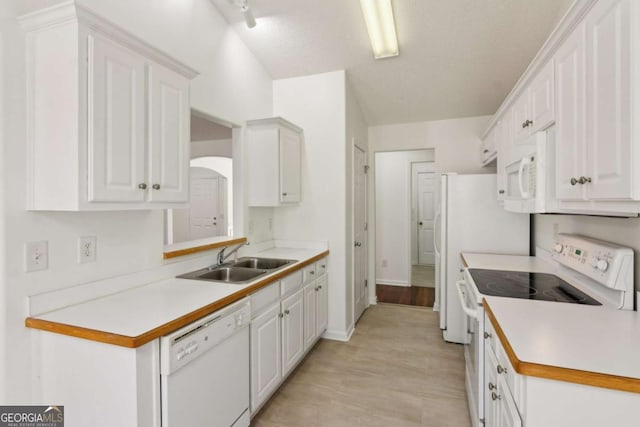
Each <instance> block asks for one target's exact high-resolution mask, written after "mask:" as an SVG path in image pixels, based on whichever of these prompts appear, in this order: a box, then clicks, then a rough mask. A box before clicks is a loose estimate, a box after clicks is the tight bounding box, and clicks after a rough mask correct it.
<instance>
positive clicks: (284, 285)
mask: <svg viewBox="0 0 640 427" xmlns="http://www.w3.org/2000/svg"><path fill="white" fill-rule="evenodd" d="M302 275H303V274H302V270H298V271H296V272H295V273H292V274H290V275H288V276H287V277H285V278H284V279H282V280H281V281H280V295H282V296H284V295H288V294H290V293H291V292H293V291H295V290H296V289H298V288H299V287H301V286H302Z"/></svg>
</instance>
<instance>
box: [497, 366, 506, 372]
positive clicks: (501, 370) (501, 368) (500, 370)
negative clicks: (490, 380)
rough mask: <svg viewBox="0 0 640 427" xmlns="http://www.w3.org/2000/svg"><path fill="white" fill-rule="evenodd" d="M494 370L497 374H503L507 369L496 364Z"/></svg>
mask: <svg viewBox="0 0 640 427" xmlns="http://www.w3.org/2000/svg"><path fill="white" fill-rule="evenodd" d="M496 371H498V373H499V374H503V373H506V372H507V370H506V369H505V368H503V367H502V366H501V365H498V367H497V368H496Z"/></svg>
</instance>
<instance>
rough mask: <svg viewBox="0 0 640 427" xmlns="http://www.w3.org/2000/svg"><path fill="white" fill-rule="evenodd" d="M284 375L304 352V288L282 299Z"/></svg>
mask: <svg viewBox="0 0 640 427" xmlns="http://www.w3.org/2000/svg"><path fill="white" fill-rule="evenodd" d="M282 313H283V314H284V317H283V318H282V375H285V376H286V375H287V374H288V373H289V372H290V371H291V370H292V369H293V367H294V366H296V363H298V361H299V360H300V359H301V358H302V355H303V354H304V318H303V313H304V298H303V289H300V290H299V291H298V292H296V293H295V294H293V295H291V296H290V297H288V298H287V299H285V300H283V301H282Z"/></svg>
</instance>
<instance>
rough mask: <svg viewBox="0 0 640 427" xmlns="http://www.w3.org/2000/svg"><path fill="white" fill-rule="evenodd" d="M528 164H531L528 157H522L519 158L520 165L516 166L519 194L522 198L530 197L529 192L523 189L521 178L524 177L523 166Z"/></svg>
mask: <svg viewBox="0 0 640 427" xmlns="http://www.w3.org/2000/svg"><path fill="white" fill-rule="evenodd" d="M529 164H531V160H529V157H523V158H522V160H520V167H519V168H518V187H520V196H521V197H522V198H523V199H530V198H531V194H530V193H529V192H528V191H524V184H523V182H522V179H523V178H524V168H525V166H527V165H529Z"/></svg>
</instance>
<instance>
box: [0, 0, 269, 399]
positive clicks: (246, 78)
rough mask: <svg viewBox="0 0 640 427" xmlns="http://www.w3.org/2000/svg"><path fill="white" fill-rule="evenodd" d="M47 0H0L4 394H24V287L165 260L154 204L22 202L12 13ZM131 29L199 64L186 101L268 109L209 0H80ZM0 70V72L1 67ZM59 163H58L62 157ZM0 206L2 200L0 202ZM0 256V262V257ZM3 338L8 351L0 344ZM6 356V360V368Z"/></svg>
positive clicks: (240, 49) (261, 81) (36, 289)
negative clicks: (95, 207)
mask: <svg viewBox="0 0 640 427" xmlns="http://www.w3.org/2000/svg"><path fill="white" fill-rule="evenodd" d="M52 3H57V2H53V1H44V0H29V1H22V0H3V1H2V2H0V19H2V22H0V29H2V32H3V36H4V41H5V43H4V47H5V52H4V53H5V57H9V58H11V61H5V62H4V64H3V65H4V68H3V70H2V73H3V74H4V78H3V80H2V84H3V86H4V90H5V92H4V94H3V95H4V96H3V97H2V99H3V101H5V105H11V108H10V109H6V110H5V111H4V123H5V135H4V136H5V138H4V139H5V141H7V142H6V143H5V144H4V147H3V148H4V157H3V158H2V160H3V163H2V167H1V168H0V171H2V178H3V181H7V182H11V186H10V187H7V188H6V192H4V193H3V197H2V201H1V202H0V204H3V205H4V206H5V209H3V213H4V214H5V217H4V221H3V224H2V229H3V230H6V235H5V236H4V239H2V242H3V245H4V249H5V250H6V255H5V256H4V257H3V263H4V265H6V268H3V270H2V271H1V272H0V273H1V275H2V278H1V282H0V283H1V285H0V286H2V292H0V295H2V294H4V295H5V299H4V301H2V307H1V308H0V314H2V312H3V311H6V316H4V317H3V320H2V321H0V322H5V324H4V325H2V323H0V326H2V329H0V333H2V336H0V341H1V342H0V349H2V350H0V354H1V355H2V356H0V357H2V358H4V360H2V359H0V361H1V362H2V365H3V371H0V374H2V377H0V397H2V401H3V402H6V403H10V402H21V403H24V402H30V401H31V396H32V390H31V383H30V372H31V360H30V357H29V355H30V354H32V351H31V350H32V349H31V342H30V334H29V330H28V329H27V328H25V327H24V319H25V317H27V316H28V314H29V309H28V296H29V295H34V294H38V293H42V292H46V291H51V290H56V289H62V288H67V287H71V286H75V285H78V284H83V283H87V282H92V281H96V280H99V279H103V278H108V277H114V276H118V275H123V274H128V273H132V272H136V271H141V270H148V269H153V268H157V267H158V266H161V265H162V264H163V260H162V252H163V217H162V212H161V211H138V212H92V213H53V212H26V211H25V210H24V206H25V199H24V194H25V170H26V162H25V148H24V147H25V132H26V123H25V114H24V112H25V109H26V107H25V100H24V98H25V97H24V94H25V92H26V89H25V79H24V75H25V70H24V63H25V41H24V34H23V33H22V31H21V29H20V28H18V26H17V23H16V21H15V17H16V16H17V15H18V14H22V13H25V12H27V11H31V10H35V9H38V8H40V7H43V6H44V5H47V4H52ZM82 3H84V4H86V5H88V6H89V7H91V8H93V9H95V10H96V11H98V12H99V13H101V14H103V15H105V16H107V17H108V18H109V19H111V20H113V21H115V22H117V23H118V24H119V25H120V26H122V27H124V28H126V29H128V30H130V31H131V32H133V33H134V34H135V35H137V36H139V37H140V38H142V39H145V40H146V41H148V42H149V43H151V44H153V45H155V46H156V47H158V48H160V49H161V50H164V51H166V52H167V53H169V54H170V55H173V56H175V57H176V58H178V59H180V60H182V61H184V62H186V63H187V64H188V65H190V66H191V67H194V68H196V69H197V70H199V71H200V72H201V75H200V76H199V77H198V78H197V79H196V80H195V81H194V82H193V85H192V91H191V94H192V106H194V107H196V108H197V109H199V110H201V111H203V112H206V113H207V114H209V115H211V116H214V117H220V118H224V119H227V120H228V121H231V122H237V123H242V122H244V121H245V120H247V119H250V118H254V117H268V116H270V115H271V114H272V87H271V79H270V77H269V75H268V74H267V73H266V71H265V70H264V69H263V68H262V66H261V65H260V64H259V63H258V61H257V60H256V59H255V58H254V57H253V56H252V55H251V53H250V52H249V51H248V49H246V47H245V46H244V45H243V44H242V43H241V42H240V40H239V38H238V37H237V36H236V35H235V34H234V33H233V32H232V31H231V30H230V29H229V27H228V25H227V24H226V22H225V21H224V19H223V17H222V16H221V15H220V14H219V13H218V12H217V10H216V9H215V8H214V6H213V5H212V3H211V2H210V1H209V0H180V1H176V0H160V1H156V2H153V5H150V3H149V2H148V1H143V0H109V1H104V0H83V1H82ZM2 73H0V74H2ZM61 167H64V165H61ZM0 207H1V206H0ZM0 219H1V218H0ZM85 235H94V236H97V244H98V250H97V253H98V259H97V261H96V262H95V263H91V264H82V265H80V264H77V263H76V250H77V238H78V236H85ZM37 240H47V241H48V242H49V269H48V270H46V271H42V272H37V273H28V274H27V273H24V272H23V259H22V258H23V244H24V243H25V242H29V241H37ZM1 266H2V264H0V267H1ZM7 348H9V349H10V352H8V351H6V350H5V349H7ZM7 366H10V369H7Z"/></svg>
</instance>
